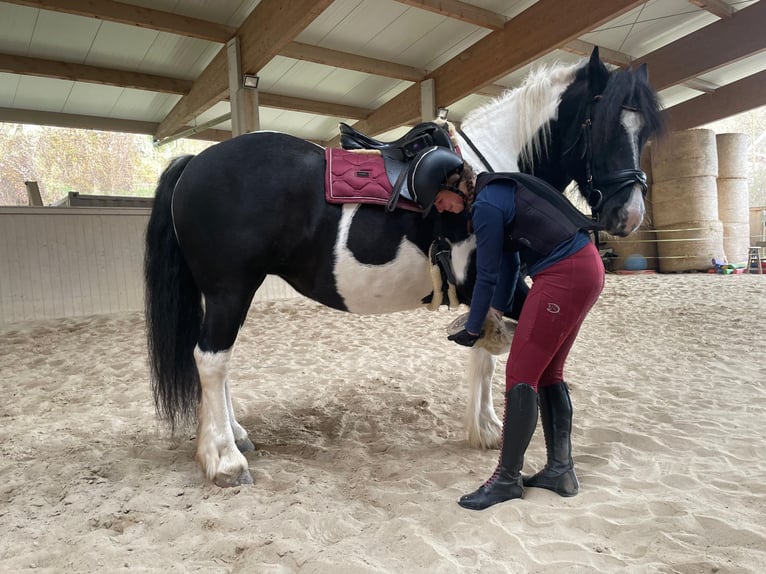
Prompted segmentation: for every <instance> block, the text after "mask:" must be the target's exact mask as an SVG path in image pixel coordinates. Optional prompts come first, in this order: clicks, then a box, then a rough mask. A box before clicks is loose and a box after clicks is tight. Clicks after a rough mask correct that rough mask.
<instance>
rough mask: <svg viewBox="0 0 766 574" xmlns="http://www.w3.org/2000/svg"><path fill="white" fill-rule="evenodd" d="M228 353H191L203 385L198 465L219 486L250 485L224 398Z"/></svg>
mask: <svg viewBox="0 0 766 574" xmlns="http://www.w3.org/2000/svg"><path fill="white" fill-rule="evenodd" d="M229 359H231V349H229V350H228V351H220V352H218V353H206V352H203V351H202V350H200V348H199V347H195V349H194V360H195V361H196V363H197V370H198V371H199V379H200V384H201V385H202V398H201V400H200V404H199V413H198V416H199V423H198V426H197V462H198V463H199V465H200V467H201V468H202V470H203V472H204V473H205V475H206V476H207V478H208V479H209V480H212V481H214V482H215V483H216V484H217V485H218V486H236V485H238V484H252V482H253V479H252V477H251V476H250V473H249V472H248V470H247V459H246V458H245V457H244V456H242V453H240V452H239V450H238V449H237V446H236V444H235V443H234V433H233V431H232V424H231V420H230V417H229V409H228V406H227V398H226V376H227V373H228V368H229Z"/></svg>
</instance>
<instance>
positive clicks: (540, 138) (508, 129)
mask: <svg viewBox="0 0 766 574" xmlns="http://www.w3.org/2000/svg"><path fill="white" fill-rule="evenodd" d="M587 73H588V61H587V60H582V61H580V62H578V63H576V64H563V63H555V64H549V65H541V66H537V67H535V68H534V69H533V70H532V71H531V72H530V73H529V75H528V76H527V77H526V79H525V80H524V82H523V83H522V84H521V85H520V86H519V87H517V88H514V89H510V90H507V91H505V92H504V93H503V94H502V95H501V96H499V97H497V98H494V99H493V100H491V101H490V102H488V103H486V104H484V105H483V106H480V107H478V108H476V109H475V110H473V111H471V112H469V113H468V114H467V115H466V117H465V119H464V121H463V126H464V128H465V129H467V130H471V131H473V130H474V129H475V130H476V131H477V132H480V133H482V134H483V137H484V138H486V139H485V141H494V142H504V143H503V147H506V146H508V147H509V149H510V150H513V152H514V153H517V154H518V156H519V159H520V162H521V165H524V166H525V167H527V168H529V169H532V168H533V167H534V165H535V163H536V160H539V159H540V158H542V157H543V155H544V154H545V153H546V149H547V148H548V144H549V142H550V135H551V122H552V121H554V120H556V119H558V107H559V104H560V103H561V97H562V95H563V94H564V92H565V91H566V90H567V88H568V87H569V86H570V85H572V84H574V83H575V82H578V81H579V80H584V81H587V80H586V77H587ZM583 88H584V89H587V83H586V84H585V85H584V86H583ZM583 95H585V94H583ZM594 95H595V94H594ZM590 101H591V100H590V99H589V98H587V97H584V98H583V99H582V102H581V106H582V109H581V110H580V113H578V116H582V115H583V114H584V112H585V106H586V105H588V104H589V102H590ZM625 106H629V107H631V108H633V109H635V110H637V111H639V112H640V113H641V114H642V116H643V119H644V127H643V130H644V131H645V132H646V133H647V134H661V133H662V131H663V128H664V120H663V115H662V110H661V107H660V105H659V103H658V101H657V95H656V93H655V92H654V90H653V89H652V88H651V86H650V85H649V83H648V82H647V81H645V80H644V76H642V75H641V74H639V73H638V72H636V71H633V70H615V71H613V72H611V73H610V74H609V79H608V81H607V84H606V87H605V89H604V92H603V94H601V101H600V103H599V105H598V107H597V109H598V112H597V113H598V114H599V121H598V122H594V130H593V144H594V146H600V145H601V144H603V143H604V142H605V141H606V140H607V138H608V136H609V130H612V129H613V128H614V126H615V125H619V121H620V114H621V113H622V111H623V109H624V107H625ZM508 110H510V113H508ZM500 169H506V170H507V167H501V168H500Z"/></svg>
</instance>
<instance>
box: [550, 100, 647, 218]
mask: <svg viewBox="0 0 766 574" xmlns="http://www.w3.org/2000/svg"><path fill="white" fill-rule="evenodd" d="M599 100H601V96H600V95H598V96H594V98H593V99H592V100H591V101H590V102H588V104H587V106H586V108H585V119H584V120H583V122H582V124H581V125H580V134H579V136H578V138H577V139H576V140H575V141H574V143H573V144H572V145H571V146H569V147H568V148H567V150H566V151H565V152H564V153H563V154H562V156H566V155H567V154H569V153H570V152H571V151H572V150H573V149H574V148H575V147H576V146H577V144H579V143H580V140H582V141H583V143H584V145H583V148H584V149H583V152H582V155H581V156H580V157H581V158H583V159H584V160H585V193H584V195H585V198H586V200H587V201H588V205H590V208H591V211H592V212H593V214H594V215H596V214H598V213H599V212H600V211H601V208H602V207H603V206H604V201H605V200H606V199H608V198H609V197H611V196H613V195H614V194H616V193H618V192H620V191H621V190H623V189H625V188H626V187H628V186H632V185H635V184H638V185H640V186H641V193H642V194H643V195H644V197H646V192H647V190H648V189H649V188H648V185H647V183H646V174H645V173H644V171H643V170H641V169H620V170H617V171H613V172H611V173H608V174H606V175H604V176H601V177H596V176H595V175H594V173H593V122H592V121H591V112H592V109H593V106H594V105H595V104H596V103H597V102H598V101H599ZM622 108H623V109H625V110H629V111H634V112H635V111H637V109H636V108H633V107H630V106H627V105H623V106H622ZM602 189H603V190H604V191H602Z"/></svg>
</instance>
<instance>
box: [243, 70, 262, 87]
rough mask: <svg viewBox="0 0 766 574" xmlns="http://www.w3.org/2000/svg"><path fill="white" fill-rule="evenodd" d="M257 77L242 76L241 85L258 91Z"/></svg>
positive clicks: (253, 75)
mask: <svg viewBox="0 0 766 574" xmlns="http://www.w3.org/2000/svg"><path fill="white" fill-rule="evenodd" d="M258 79H259V78H258V76H257V75H255V74H243V77H242V85H243V86H244V87H245V88H251V89H253V90H257V89H258Z"/></svg>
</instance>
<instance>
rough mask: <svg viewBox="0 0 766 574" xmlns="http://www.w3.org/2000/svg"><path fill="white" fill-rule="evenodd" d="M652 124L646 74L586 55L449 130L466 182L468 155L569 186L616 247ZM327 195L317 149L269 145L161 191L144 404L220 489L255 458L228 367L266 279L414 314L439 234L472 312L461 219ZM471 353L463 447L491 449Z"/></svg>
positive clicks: (369, 309)
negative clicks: (191, 423)
mask: <svg viewBox="0 0 766 574" xmlns="http://www.w3.org/2000/svg"><path fill="white" fill-rule="evenodd" d="M659 121H660V116H659V110H658V108H657V103H656V95H655V93H654V92H653V90H652V89H651V88H650V86H649V84H648V82H647V75H646V72H645V70H644V69H639V70H637V71H616V72H611V73H610V72H609V71H608V70H607V69H606V68H605V67H604V65H603V64H602V63H601V61H600V60H599V58H598V54H597V52H595V51H594V55H593V56H592V57H591V59H590V61H589V62H583V63H581V64H578V65H567V66H555V67H550V68H546V69H541V70H539V71H538V72H537V73H535V74H534V75H532V76H531V77H530V78H529V79H528V81H527V82H526V83H525V84H524V85H523V86H522V87H520V88H518V89H516V90H512V91H509V92H508V93H507V94H505V95H504V96H502V97H501V98H499V99H497V100H496V101H494V102H492V103H490V104H488V105H486V106H485V107H483V108H481V109H479V110H476V111H475V112H474V113H472V114H471V115H470V116H469V117H467V118H466V120H465V121H464V122H463V124H462V126H461V127H462V133H463V134H465V136H466V137H467V138H468V139H470V141H471V144H469V143H468V141H467V140H465V139H463V137H459V138H458V143H459V147H460V150H461V151H462V153H463V155H464V158H465V160H466V161H467V162H468V163H469V164H471V165H473V166H474V168H475V170H476V171H481V170H486V169H488V168H487V167H485V165H484V163H483V160H482V159H481V158H480V157H479V154H480V155H481V156H483V158H484V161H486V162H487V163H488V164H489V165H490V166H491V168H492V169H494V170H495V171H519V168H520V167H521V168H522V169H523V170H525V171H527V172H530V173H534V174H535V175H538V176H540V177H542V178H544V179H546V180H548V181H549V182H550V183H552V184H553V185H555V186H556V187H558V188H560V189H562V190H563V189H564V187H565V186H566V185H567V184H569V183H570V181H571V180H575V181H576V182H577V183H578V184H579V187H580V190H581V191H583V193H584V194H588V196H589V198H590V201H591V204H592V206H593V211H594V213H596V214H597V215H598V217H599V218H600V220H601V222H602V224H603V225H604V226H605V227H606V229H607V231H609V232H610V233H614V234H617V235H621V236H624V235H628V234H629V233H631V232H632V231H634V230H635V229H636V228H637V227H638V226H639V225H640V223H641V221H642V219H643V214H644V203H643V195H642V192H643V191H645V184H644V183H643V179H642V175H643V174H642V173H641V172H640V170H639V165H640V164H639V159H640V158H639V154H640V150H641V148H642V146H643V144H644V143H645V141H646V140H647V138H648V137H649V136H650V135H651V134H652V133H653V131H654V130H655V129H656V128H657V127H658V126H659ZM472 146H473V148H472ZM473 149H475V150H478V152H477V151H473ZM324 181H325V155H324V149H323V148H321V147H320V146H318V145H315V144H313V143H310V142H307V141H304V140H301V139H298V138H295V137H292V136H289V135H286V134H281V133H274V132H255V133H250V134H246V135H242V136H240V137H236V138H233V139H231V140H228V141H225V142H222V143H220V144H217V145H214V146H212V147H210V148H208V149H207V150H205V151H203V152H202V153H200V154H199V155H197V156H194V157H192V156H185V157H182V158H178V159H176V160H174V161H173V162H172V163H171V164H170V165H169V166H168V168H167V169H166V170H165V172H164V173H163V174H162V176H161V178H160V181H159V184H158V187H157V190H156V197H155V203H154V208H153V210H152V215H151V218H150V221H149V224H148V228H147V233H146V260H145V280H146V312H147V313H146V319H147V339H148V347H149V358H150V365H151V372H152V384H153V389H154V397H155V402H156V406H157V409H158V412H159V414H160V415H161V416H163V417H165V418H167V419H168V420H169V422H170V423H171V425H172V426H173V427H175V426H176V425H177V424H178V423H181V422H183V421H187V420H193V419H194V418H195V417H196V420H197V425H198V426H197V461H198V463H199V465H200V466H201V468H202V470H203V471H204V473H205V474H206V476H207V477H208V479H210V480H212V481H214V482H215V483H216V484H218V485H220V486H233V485H238V484H249V483H252V477H251V475H250V472H249V470H248V463H247V459H246V458H245V457H244V456H243V454H242V453H243V452H246V451H248V450H253V448H254V447H253V444H252V442H251V441H250V439H249V438H248V434H247V432H246V431H245V429H244V428H243V427H242V426H241V425H240V424H239V423H238V422H237V420H236V417H235V415H234V409H233V407H232V400H231V393H230V383H229V362H230V359H231V356H232V350H233V348H234V343H235V340H236V338H237V334H238V332H239V329H240V328H241V326H242V325H243V323H244V321H245V317H246V315H247V312H248V309H249V307H250V303H251V301H252V298H253V295H254V294H255V292H256V290H257V289H258V288H259V287H260V285H261V284H262V282H263V281H264V279H265V278H266V276H267V275H268V274H273V275H277V276H280V277H282V278H283V279H285V280H286V281H287V282H288V283H289V284H290V285H291V286H292V287H294V288H295V289H296V290H297V291H298V292H300V293H302V294H303V295H305V296H307V297H309V298H311V299H313V300H315V301H318V302H320V303H322V304H324V305H327V306H329V307H333V308H335V309H340V310H343V311H348V312H351V313H389V312H394V311H401V310H406V309H415V308H418V307H421V306H423V305H425V304H428V303H429V302H430V301H431V300H432V297H433V296H434V295H433V289H434V287H433V282H432V279H431V274H430V261H429V257H428V250H429V246H430V245H431V243H432V241H433V240H434V238H435V237H436V236H437V235H439V236H441V237H444V238H446V239H447V240H448V242H449V243H450V244H451V245H452V262H453V267H454V273H455V276H456V280H457V284H456V286H457V294H458V298H459V300H460V302H461V303H465V304H468V303H470V300H471V293H472V288H473V282H474V279H475V260H474V257H473V253H474V251H475V240H474V238H473V237H472V236H470V235H469V234H468V233H467V231H466V224H465V219H464V218H463V216H462V215H453V214H448V213H445V214H438V213H436V211H435V210H432V211H431V213H430V214H429V216H428V217H427V218H425V219H424V218H422V217H421V215H420V214H419V213H415V212H411V211H403V210H396V211H394V212H392V213H387V212H386V211H385V210H384V209H383V208H381V207H378V206H372V205H359V204H345V205H343V206H340V205H331V204H328V203H327V202H326V201H325V196H324ZM470 353H471V355H472V357H471V366H470V369H469V376H471V378H472V386H471V389H472V390H471V393H472V396H471V399H469V405H468V411H467V417H466V418H467V420H466V427H467V431H468V438H469V441H470V443H471V444H472V445H475V446H482V447H494V446H497V444H498V443H499V436H500V429H501V423H500V421H499V420H498V419H497V417H496V415H495V412H494V409H493V405H492V398H491V393H490V383H491V377H492V372H493V370H494V366H495V359H494V357H493V356H492V355H490V354H489V353H488V352H487V351H484V350H482V349H479V348H476V349H472V350H471V352H470Z"/></svg>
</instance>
